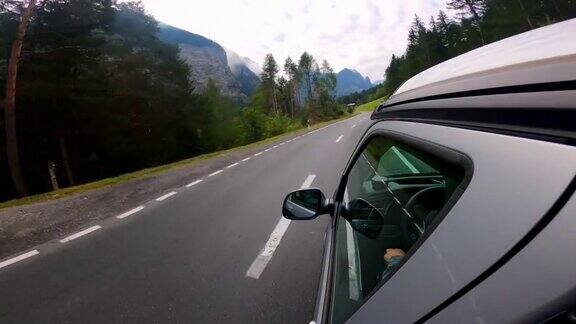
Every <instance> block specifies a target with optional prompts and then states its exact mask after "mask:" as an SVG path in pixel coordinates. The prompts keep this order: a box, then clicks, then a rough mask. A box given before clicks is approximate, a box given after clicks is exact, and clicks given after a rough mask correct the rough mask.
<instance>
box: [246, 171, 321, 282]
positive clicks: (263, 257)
mask: <svg viewBox="0 0 576 324" xmlns="http://www.w3.org/2000/svg"><path fill="white" fill-rule="evenodd" d="M314 178H316V175H314V174H310V175H308V177H307V178H306V180H304V183H303V184H302V187H300V189H305V188H308V187H310V185H311V184H312V182H313V181H314ZM289 225H290V220H289V219H286V218H284V217H282V218H280V221H278V224H276V227H274V230H273V231H272V234H270V237H269V238H268V241H267V242H266V244H265V245H264V248H263V249H262V251H260V254H258V256H257V257H256V259H255V260H254V262H252V265H250V268H248V271H246V276H247V277H250V278H254V279H259V278H260V275H261V274H262V272H263V271H264V269H265V268H266V265H268V262H270V259H272V256H273V255H274V252H275V251H276V248H277V247H278V245H280V241H281V240H282V237H283V236H284V233H286V230H287V229H288V226H289Z"/></svg>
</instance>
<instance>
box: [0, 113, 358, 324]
mask: <svg viewBox="0 0 576 324" xmlns="http://www.w3.org/2000/svg"><path fill="white" fill-rule="evenodd" d="M368 124H369V115H368V114H362V115H359V116H356V117H354V118H351V119H348V120H345V121H342V122H339V123H336V124H333V125H330V126H328V127H326V128H323V129H320V130H318V131H315V132H312V133H309V134H307V135H305V136H302V137H299V138H296V139H294V140H292V141H290V142H285V143H284V144H282V145H279V146H277V147H274V146H275V145H276V144H272V145H270V146H265V147H263V148H262V151H260V152H261V153H256V154H255V155H253V156H251V157H250V159H249V160H246V161H243V160H240V161H237V163H238V164H232V165H231V166H230V167H229V168H224V169H223V170H222V171H221V172H216V173H214V174H213V175H211V176H209V175H207V176H205V177H203V178H202V179H201V180H202V182H199V183H195V184H193V183H191V185H190V186H189V187H181V188H176V189H174V190H173V192H175V193H174V194H171V195H170V193H171V192H172V191H170V192H166V194H167V195H165V196H164V197H162V198H164V199H159V200H153V201H151V202H149V203H147V204H146V205H145V206H143V207H145V208H143V209H141V210H136V211H135V212H134V213H133V214H131V215H126V217H124V218H122V219H119V218H117V217H113V218H112V219H108V220H106V221H103V222H99V223H98V225H96V224H93V226H97V227H90V226H88V228H91V229H92V230H93V232H90V233H88V232H85V233H86V234H85V235H82V236H80V235H76V236H72V237H71V238H68V239H63V242H61V241H56V242H52V243H49V244H45V245H44V246H43V247H42V253H40V254H38V255H34V256H32V257H29V258H27V259H25V260H22V261H19V262H16V263H14V264H10V265H6V264H5V265H4V266H0V291H1V294H0V322H1V323H79V322H81V323H118V322H135V323H166V322H183V323H190V322H199V323H209V322H212V323H220V322H234V323H244V322H249V323H254V322H258V323H263V322H266V323H270V322H273V323H308V322H309V321H310V320H311V319H312V315H313V311H314V305H315V298H316V290H317V287H318V279H319V275H320V268H321V259H322V249H323V244H324V242H323V241H324V230H325V228H326V226H327V224H328V223H329V221H330V218H329V217H328V216H323V217H319V218H318V219H316V220H313V221H302V222H296V221H293V222H291V223H289V224H286V223H283V224H284V226H287V227H286V228H281V227H282V226H280V225H279V221H280V220H281V204H282V201H283V198H284V196H285V194H287V193H288V192H290V191H292V190H296V189H298V188H300V187H301V186H303V185H306V186H310V187H318V188H320V189H322V190H323V191H324V193H325V194H326V195H327V196H332V194H333V192H334V190H335V189H336V186H337V184H338V181H339V177H340V174H341V172H342V170H343V168H344V166H345V164H346V162H347V160H348V158H349V157H350V155H351V153H352V151H353V149H354V147H355V146H356V144H357V142H358V140H359V139H360V137H361V136H362V134H363V132H364V131H365V130H366V128H367V127H368ZM353 126H354V127H353ZM199 180H200V179H199ZM305 182H306V183H305ZM159 198H160V197H159ZM134 207H137V206H134ZM284 229H285V232H283V230H284ZM273 233H274V234H273ZM279 233H280V234H283V236H282V235H280V236H278V234H279ZM271 235H273V236H274V237H273V239H272V240H271V239H270V238H271ZM265 247H266V249H264V248H265ZM263 249H264V251H266V252H265V253H264V254H266V255H268V257H269V259H268V261H267V263H266V264H264V265H262V264H260V266H259V269H258V271H257V272H258V275H256V276H255V275H254V273H252V274H250V273H249V274H248V275H247V272H248V269H249V268H251V266H252V264H253V263H254V261H255V260H256V259H257V258H258V256H259V255H261V254H262V251H263ZM255 277H257V279H256V278H255Z"/></svg>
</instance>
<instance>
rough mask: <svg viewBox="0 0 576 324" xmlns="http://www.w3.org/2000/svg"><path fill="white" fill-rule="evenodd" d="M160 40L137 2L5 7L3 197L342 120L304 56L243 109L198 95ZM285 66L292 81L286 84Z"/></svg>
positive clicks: (317, 70) (269, 77)
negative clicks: (308, 123)
mask: <svg viewBox="0 0 576 324" xmlns="http://www.w3.org/2000/svg"><path fill="white" fill-rule="evenodd" d="M158 32H159V24H158V22H157V21H156V20H155V19H154V18H153V17H151V16H149V15H148V14H147V13H146V11H145V8H143V6H142V5H141V4H140V3H139V2H130V1H122V2H119V1H118V2H116V1H114V0H58V1H56V0H45V1H35V0H25V1H24V0H1V1H0V100H1V101H0V102H2V105H1V107H0V109H1V112H2V114H1V117H0V118H1V119H0V125H1V129H0V131H1V132H0V143H2V146H3V147H2V149H1V150H0V200H6V199H10V198H15V197H17V196H26V195H29V194H34V193H41V192H46V191H50V190H52V189H54V188H56V187H66V186H71V185H75V184H81V183H86V182H89V181H93V180H97V179H101V178H105V177H109V176H114V175H118V174H122V173H125V172H130V171H134V170H138V169H142V168H145V167H151V166H156V165H160V164H164V163H168V162H172V161H176V160H179V159H184V158H188V157H191V156H194V155H198V154H202V153H207V152H212V151H215V150H220V149H225V148H229V147H233V146H237V145H242V144H246V143H249V142H252V141H256V140H259V139H263V138H265V137H267V136H272V135H276V134H280V133H282V132H285V131H286V130H289V129H293V128H296V127H299V126H300V125H302V124H303V121H307V120H312V121H314V120H322V119H328V118H333V117H336V116H338V115H340V114H341V113H342V111H341V108H340V106H339V105H338V104H337V103H335V100H334V98H333V96H332V93H333V90H334V87H335V77H334V73H333V71H332V69H331V68H330V66H329V65H328V63H327V62H324V64H322V66H321V67H319V66H318V64H317V63H316V61H315V60H314V58H313V57H311V56H310V55H308V54H306V53H304V54H303V55H302V57H301V58H300V60H299V62H297V63H295V62H292V61H291V60H287V61H286V64H285V65H284V66H282V67H279V66H278V65H277V64H276V62H275V61H274V58H273V57H272V55H269V56H267V58H266V62H264V69H263V70H264V72H263V73H262V76H261V79H262V83H261V85H260V86H259V87H258V88H257V89H256V91H255V92H254V94H253V96H252V98H251V99H250V102H249V104H248V105H245V106H238V105H237V104H236V103H235V101H234V100H232V99H229V98H227V97H225V96H223V95H221V91H220V89H218V87H217V86H216V85H215V82H213V81H207V82H206V86H205V89H204V90H203V91H202V92H199V91H194V89H195V86H196V85H195V84H194V83H193V82H192V81H191V79H192V78H191V70H190V67H189V66H188V65H187V64H186V63H185V62H184V61H183V60H182V59H181V58H180V56H179V48H178V47H177V46H175V45H171V44H168V43H165V42H162V41H161V40H160V39H159V38H158ZM20 45H21V48H22V51H21V53H20V51H19V49H20ZM280 68H282V69H284V70H285V71H286V75H287V76H288V77H278V71H279V69H280ZM300 86H302V87H304V88H305V89H306V94H305V95H304V96H302V95H301V94H300V93H299V92H298V89H299V87H300Z"/></svg>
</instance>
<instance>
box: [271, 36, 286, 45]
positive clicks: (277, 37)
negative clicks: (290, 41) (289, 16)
mask: <svg viewBox="0 0 576 324" xmlns="http://www.w3.org/2000/svg"><path fill="white" fill-rule="evenodd" d="M285 40H286V34H278V35H276V37H274V41H275V42H280V43H283V42H284V41H285Z"/></svg>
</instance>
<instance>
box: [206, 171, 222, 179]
mask: <svg viewBox="0 0 576 324" xmlns="http://www.w3.org/2000/svg"><path fill="white" fill-rule="evenodd" d="M221 172H222V170H218V171H216V172H212V173H210V174H209V175H208V176H209V177H213V176H215V175H217V174H218V173H221Z"/></svg>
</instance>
